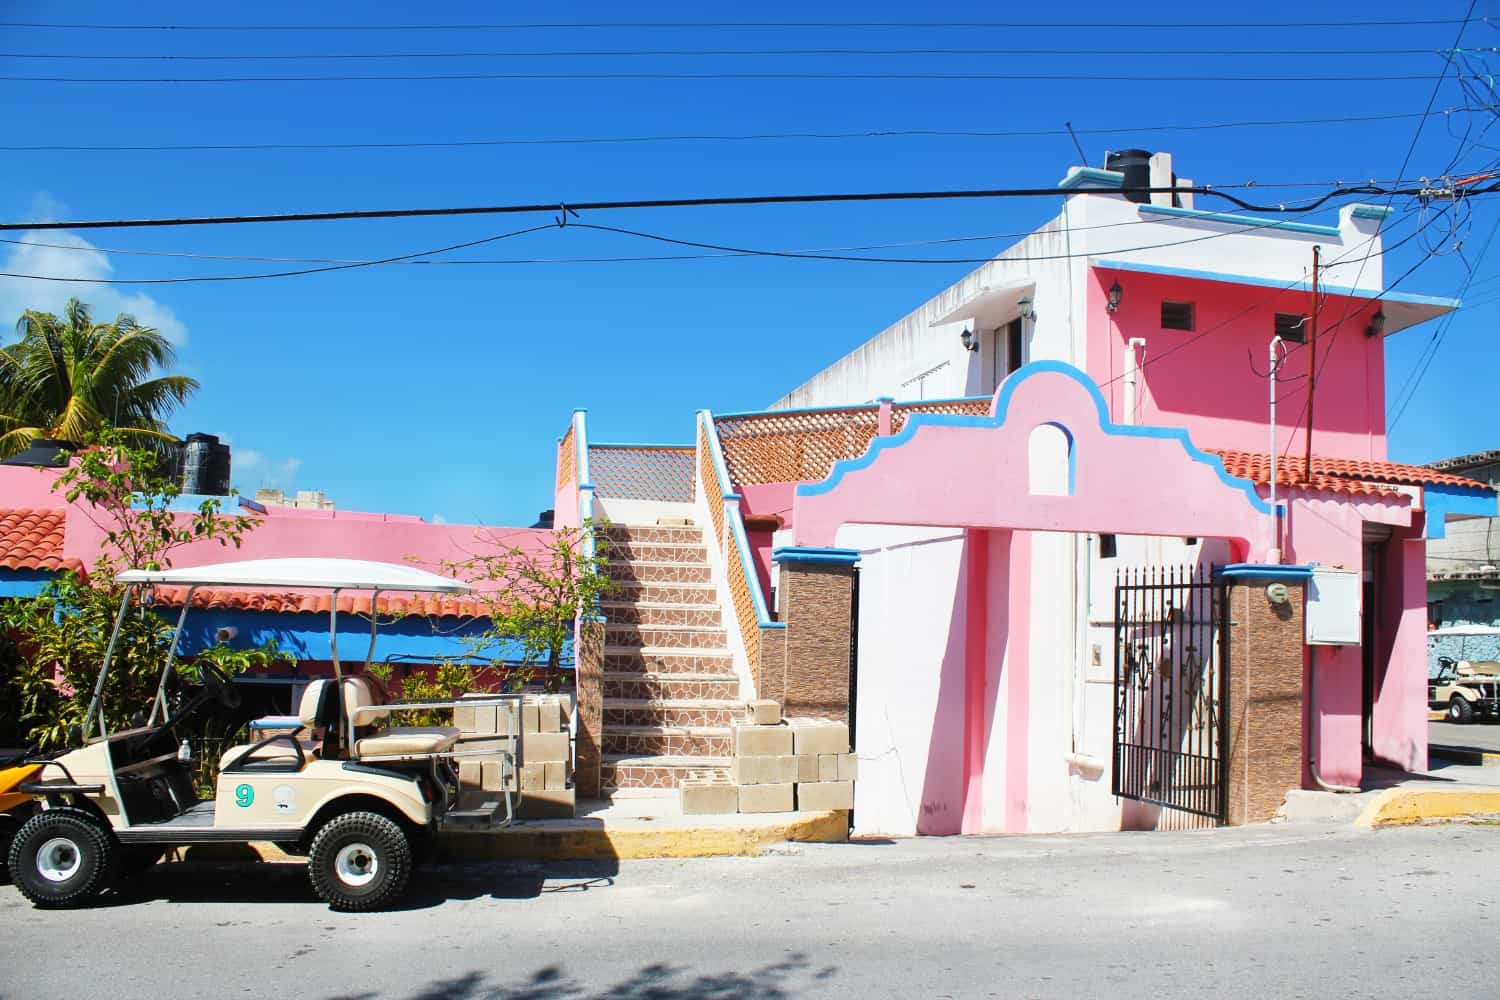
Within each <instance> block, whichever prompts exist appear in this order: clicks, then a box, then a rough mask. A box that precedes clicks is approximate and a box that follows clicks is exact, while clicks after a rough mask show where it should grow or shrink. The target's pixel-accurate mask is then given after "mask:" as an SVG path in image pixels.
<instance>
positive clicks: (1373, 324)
mask: <svg viewBox="0 0 1500 1000" xmlns="http://www.w3.org/2000/svg"><path fill="white" fill-rule="evenodd" d="M1384 332H1385V311H1384V310H1379V311H1377V312H1376V313H1375V315H1374V316H1371V317H1370V325H1369V326H1367V327H1365V336H1366V337H1378V336H1380V335H1381V334H1382V333H1384Z"/></svg>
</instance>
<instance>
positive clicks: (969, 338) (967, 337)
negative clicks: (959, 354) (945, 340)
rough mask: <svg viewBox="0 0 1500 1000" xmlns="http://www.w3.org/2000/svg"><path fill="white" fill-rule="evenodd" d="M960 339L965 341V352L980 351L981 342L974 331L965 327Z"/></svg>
mask: <svg viewBox="0 0 1500 1000" xmlns="http://www.w3.org/2000/svg"><path fill="white" fill-rule="evenodd" d="M958 339H959V340H961V341H963V345H964V350H966V351H977V350H979V340H978V338H976V337H975V336H974V331H973V330H970V329H969V328H968V327H964V332H963V333H961V334H959V335H958Z"/></svg>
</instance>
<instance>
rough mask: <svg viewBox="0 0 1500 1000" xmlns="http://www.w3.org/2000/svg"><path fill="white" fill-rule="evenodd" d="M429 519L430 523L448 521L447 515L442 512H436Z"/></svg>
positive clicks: (444, 522) (445, 522)
mask: <svg viewBox="0 0 1500 1000" xmlns="http://www.w3.org/2000/svg"><path fill="white" fill-rule="evenodd" d="M427 520H428V523H430V524H447V523H448V519H447V518H446V517H444V516H443V515H441V514H434V515H432V516H431V517H429V518H428V519H427Z"/></svg>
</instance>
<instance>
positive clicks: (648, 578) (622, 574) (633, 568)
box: [605, 562, 711, 583]
mask: <svg viewBox="0 0 1500 1000" xmlns="http://www.w3.org/2000/svg"><path fill="white" fill-rule="evenodd" d="M605 570H606V572H607V573H608V574H609V576H610V579H612V580H624V581H631V580H635V581H638V582H640V583H708V582H709V580H710V579H711V576H710V570H709V568H708V564H707V563H674V562H611V563H609V564H608V566H606V567H605Z"/></svg>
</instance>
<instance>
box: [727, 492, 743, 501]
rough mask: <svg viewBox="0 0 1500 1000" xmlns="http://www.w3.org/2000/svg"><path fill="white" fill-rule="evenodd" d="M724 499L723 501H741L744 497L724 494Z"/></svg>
mask: <svg viewBox="0 0 1500 1000" xmlns="http://www.w3.org/2000/svg"><path fill="white" fill-rule="evenodd" d="M724 499H725V500H743V499H745V495H744V494H743V493H726V494H724Z"/></svg>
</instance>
